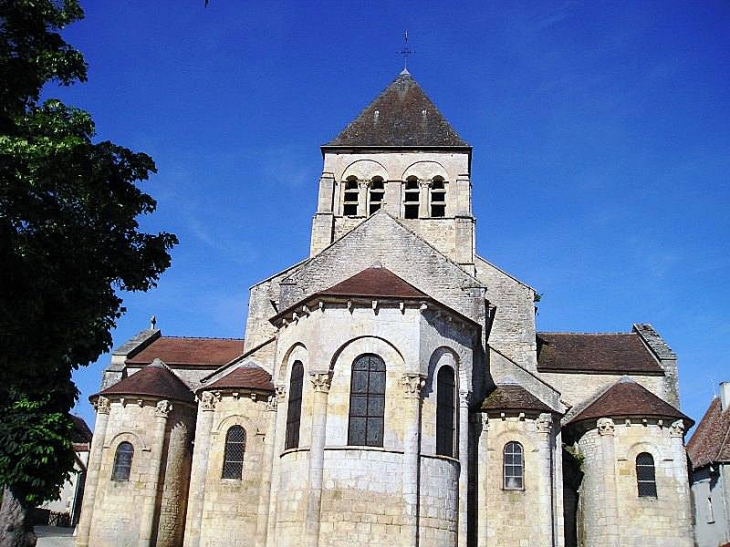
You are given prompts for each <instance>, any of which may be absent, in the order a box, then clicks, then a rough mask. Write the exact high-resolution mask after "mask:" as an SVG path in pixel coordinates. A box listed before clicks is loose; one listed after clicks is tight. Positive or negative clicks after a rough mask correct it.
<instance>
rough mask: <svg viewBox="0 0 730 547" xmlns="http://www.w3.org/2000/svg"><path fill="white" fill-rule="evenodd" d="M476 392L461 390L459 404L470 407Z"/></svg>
mask: <svg viewBox="0 0 730 547" xmlns="http://www.w3.org/2000/svg"><path fill="white" fill-rule="evenodd" d="M473 397H474V394H473V393H472V392H471V391H460V392H459V406H462V407H468V406H469V405H470V404H471V400H472V398H473Z"/></svg>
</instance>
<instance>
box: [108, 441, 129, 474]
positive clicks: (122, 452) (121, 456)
mask: <svg viewBox="0 0 730 547" xmlns="http://www.w3.org/2000/svg"><path fill="white" fill-rule="evenodd" d="M133 456H134V447H133V446H132V443H128V442H126V441H125V442H122V443H119V446H118V447H117V452H116V454H114V467H113V468H112V480H113V481H128V480H129V473H130V471H132V457H133Z"/></svg>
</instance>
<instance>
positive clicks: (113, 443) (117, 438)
mask: <svg viewBox="0 0 730 547" xmlns="http://www.w3.org/2000/svg"><path fill="white" fill-rule="evenodd" d="M124 441H127V442H130V443H132V446H134V447H135V450H136V449H137V448H136V447H139V449H140V451H144V452H148V451H149V450H150V448H149V446H147V444H146V443H145V442H144V439H143V438H142V437H141V436H140V435H138V434H137V433H133V432H132V431H121V432H119V433H117V434H116V435H114V436H113V437H112V438H111V439H110V440H109V442H108V443H106V444H105V445H104V448H112V447H113V448H114V451H116V449H117V446H119V444H121V443H123V442H124Z"/></svg>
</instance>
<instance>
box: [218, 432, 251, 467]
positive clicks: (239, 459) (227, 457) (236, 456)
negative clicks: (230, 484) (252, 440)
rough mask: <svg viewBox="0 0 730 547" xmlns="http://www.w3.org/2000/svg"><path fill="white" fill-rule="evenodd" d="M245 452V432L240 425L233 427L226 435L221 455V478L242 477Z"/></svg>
mask: <svg viewBox="0 0 730 547" xmlns="http://www.w3.org/2000/svg"><path fill="white" fill-rule="evenodd" d="M245 451H246V432H245V431H244V429H243V428H242V427H241V426H240V425H234V426H232V427H230V428H229V429H228V433H226V449H225V453H224V455H223V472H222V473H221V478H224V479H240V478H242V477H243V453H244V452H245Z"/></svg>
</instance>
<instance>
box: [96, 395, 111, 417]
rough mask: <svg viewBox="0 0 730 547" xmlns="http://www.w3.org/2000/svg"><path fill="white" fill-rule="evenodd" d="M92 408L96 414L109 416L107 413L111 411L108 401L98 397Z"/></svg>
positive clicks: (101, 396)
mask: <svg viewBox="0 0 730 547" xmlns="http://www.w3.org/2000/svg"><path fill="white" fill-rule="evenodd" d="M94 408H96V412H97V414H109V411H110V410H111V403H110V401H109V399H107V398H106V397H104V396H103V395H100V396H99V398H98V399H97V400H96V402H95V403H94Z"/></svg>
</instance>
